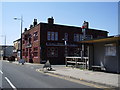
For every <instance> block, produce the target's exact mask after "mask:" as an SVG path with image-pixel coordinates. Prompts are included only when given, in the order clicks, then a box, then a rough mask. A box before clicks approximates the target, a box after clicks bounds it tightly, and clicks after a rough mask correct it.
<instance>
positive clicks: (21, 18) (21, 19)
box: [14, 16, 23, 59]
mask: <svg viewBox="0 0 120 90" xmlns="http://www.w3.org/2000/svg"><path fill="white" fill-rule="evenodd" d="M14 20H20V21H21V39H20V59H22V26H23V17H22V16H21V17H20V18H16V17H15V18H14Z"/></svg>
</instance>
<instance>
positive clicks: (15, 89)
mask: <svg viewBox="0 0 120 90" xmlns="http://www.w3.org/2000/svg"><path fill="white" fill-rule="evenodd" d="M5 79H6V80H7V82H8V83H9V84H10V86H11V87H12V88H13V89H14V90H17V88H16V87H15V86H14V85H13V84H12V83H11V82H10V80H9V79H8V78H7V77H5Z"/></svg>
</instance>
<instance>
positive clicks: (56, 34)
mask: <svg viewBox="0 0 120 90" xmlns="http://www.w3.org/2000/svg"><path fill="white" fill-rule="evenodd" d="M57 40H58V32H55V41H57Z"/></svg>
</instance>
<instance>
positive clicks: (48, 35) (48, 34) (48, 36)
mask: <svg viewBox="0 0 120 90" xmlns="http://www.w3.org/2000/svg"><path fill="white" fill-rule="evenodd" d="M47 40H50V32H47Z"/></svg>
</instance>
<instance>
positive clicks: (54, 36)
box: [47, 31, 58, 41]
mask: <svg viewBox="0 0 120 90" xmlns="http://www.w3.org/2000/svg"><path fill="white" fill-rule="evenodd" d="M47 40H48V41H50V40H52V41H54V40H55V41H57V40H58V32H50V31H48V32H47Z"/></svg>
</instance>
